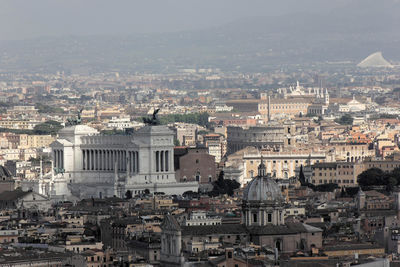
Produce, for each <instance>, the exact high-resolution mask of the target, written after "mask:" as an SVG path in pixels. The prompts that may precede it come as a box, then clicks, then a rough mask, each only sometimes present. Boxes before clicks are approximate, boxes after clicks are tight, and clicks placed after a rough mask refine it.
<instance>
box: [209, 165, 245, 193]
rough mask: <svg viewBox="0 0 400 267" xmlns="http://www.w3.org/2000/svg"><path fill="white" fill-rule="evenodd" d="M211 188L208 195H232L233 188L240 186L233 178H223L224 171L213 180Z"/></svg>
mask: <svg viewBox="0 0 400 267" xmlns="http://www.w3.org/2000/svg"><path fill="white" fill-rule="evenodd" d="M213 186H214V187H213V189H212V191H211V192H209V195H210V196H213V197H216V196H219V195H225V194H227V195H228V196H233V193H234V191H235V189H238V188H239V187H240V184H239V183H238V182H237V181H235V180H229V179H224V171H221V172H220V173H219V175H218V179H217V181H215V182H213Z"/></svg>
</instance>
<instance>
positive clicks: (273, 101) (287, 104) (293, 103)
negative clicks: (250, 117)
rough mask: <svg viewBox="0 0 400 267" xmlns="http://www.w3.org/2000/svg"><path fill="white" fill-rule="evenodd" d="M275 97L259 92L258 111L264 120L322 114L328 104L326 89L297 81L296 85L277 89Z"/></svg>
mask: <svg viewBox="0 0 400 267" xmlns="http://www.w3.org/2000/svg"><path fill="white" fill-rule="evenodd" d="M277 93H278V94H277V96H276V97H271V96H269V95H267V94H266V93H263V94H261V96H260V98H261V100H260V102H259V104H258V112H259V113H260V114H261V115H262V117H263V119H264V121H270V120H274V119H279V118H283V117H294V116H300V115H301V116H305V115H306V114H313V115H323V114H325V113H326V111H327V109H328V106H329V93H328V89H326V88H325V89H323V88H311V87H310V88H304V87H303V86H301V85H300V84H299V82H297V85H296V87H289V88H288V89H287V88H281V89H278V92H277Z"/></svg>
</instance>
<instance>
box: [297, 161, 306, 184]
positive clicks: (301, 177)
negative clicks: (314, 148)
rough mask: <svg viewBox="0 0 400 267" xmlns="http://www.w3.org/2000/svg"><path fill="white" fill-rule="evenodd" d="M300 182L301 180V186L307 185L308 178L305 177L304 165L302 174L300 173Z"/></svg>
mask: <svg viewBox="0 0 400 267" xmlns="http://www.w3.org/2000/svg"><path fill="white" fill-rule="evenodd" d="M299 180H300V184H301V185H302V186H304V185H306V184H307V183H306V177H305V175H304V171H303V165H300V173H299Z"/></svg>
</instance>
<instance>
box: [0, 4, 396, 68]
mask: <svg viewBox="0 0 400 267" xmlns="http://www.w3.org/2000/svg"><path fill="white" fill-rule="evenodd" d="M346 3H348V4H346V5H343V6H342V7H340V8H337V9H335V10H333V11H327V12H319V13H309V12H299V13H293V14H290V15H285V16H276V17H253V18H246V19H241V20H238V21H234V22H232V23H228V24H225V25H222V26H216V27H213V28H209V29H204V30H196V31H189V32H188V31H187V32H178V33H163V34H133V35H129V36H122V35H115V36H113V35H109V36H68V37H57V38H56V37H48V38H37V39H32V40H28V41H3V42H0V71H7V70H32V71H37V72H40V71H58V70H66V71H71V72H96V71H110V70H118V71H131V72H135V71H165V72H171V71H176V70H177V69H180V68H191V67H194V68H195V67H199V68H201V67H215V68H221V69H223V70H241V71H268V70H274V69H277V68H280V66H282V65H291V64H293V65H294V64H301V65H306V64H313V63H315V62H322V63H323V62H326V61H330V62H331V61H353V62H354V66H356V62H360V61H361V60H362V59H363V58H364V57H365V55H368V54H370V53H371V52H373V51H383V52H384V54H385V56H387V57H388V58H390V59H391V60H394V61H399V60H400V31H399V30H398V29H400V16H399V15H398V14H400V2H399V1H394V0H380V1H376V0H354V1H352V0H348V1H346Z"/></svg>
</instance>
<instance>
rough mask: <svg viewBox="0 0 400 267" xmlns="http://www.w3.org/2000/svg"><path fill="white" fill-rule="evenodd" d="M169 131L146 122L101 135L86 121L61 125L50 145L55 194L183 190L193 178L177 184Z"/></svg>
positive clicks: (194, 187) (195, 185) (79, 195)
mask: <svg viewBox="0 0 400 267" xmlns="http://www.w3.org/2000/svg"><path fill="white" fill-rule="evenodd" d="M173 137H174V133H173V131H171V130H170V129H169V128H168V127H166V126H149V125H148V126H145V127H143V128H141V129H139V130H138V131H136V132H134V133H133V134H132V135H115V136H103V135H100V134H99V132H98V131H97V130H96V129H93V128H91V127H89V126H86V125H74V126H70V127H66V128H64V129H62V130H61V131H60V132H59V137H58V139H57V140H56V141H55V142H53V143H52V144H51V145H50V146H51V148H52V157H53V162H54V174H53V179H52V193H51V195H53V197H56V198H68V197H71V196H75V197H77V198H87V197H100V198H102V197H112V196H114V195H115V196H118V197H124V196H125V193H126V192H127V190H130V191H131V192H136V193H140V192H143V191H145V190H146V189H148V190H149V191H150V192H164V193H166V194H182V193H183V192H185V191H189V190H192V191H197V190H198V183H197V182H187V183H177V181H176V179H175V171H174V155H173V153H174V150H173V149H174V144H173Z"/></svg>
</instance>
